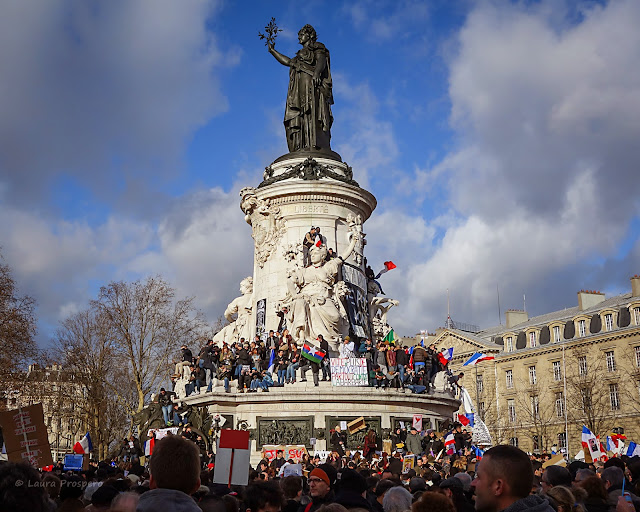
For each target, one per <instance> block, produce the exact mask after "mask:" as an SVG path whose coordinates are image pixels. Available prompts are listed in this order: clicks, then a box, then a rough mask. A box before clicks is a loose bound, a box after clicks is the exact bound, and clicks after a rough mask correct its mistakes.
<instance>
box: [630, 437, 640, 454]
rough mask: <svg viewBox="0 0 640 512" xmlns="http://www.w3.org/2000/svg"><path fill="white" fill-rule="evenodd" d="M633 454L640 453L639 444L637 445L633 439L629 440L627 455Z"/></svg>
mask: <svg viewBox="0 0 640 512" xmlns="http://www.w3.org/2000/svg"><path fill="white" fill-rule="evenodd" d="M634 455H640V445H637V444H636V443H634V442H633V441H629V446H628V447H627V456H628V457H633V456H634Z"/></svg>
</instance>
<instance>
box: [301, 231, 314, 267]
mask: <svg viewBox="0 0 640 512" xmlns="http://www.w3.org/2000/svg"><path fill="white" fill-rule="evenodd" d="M315 243H316V228H315V227H313V226H311V229H310V230H309V232H308V233H305V235H304V239H303V240H302V265H303V266H304V267H308V266H309V265H311V258H310V257H309V249H311V248H312V247H313V246H314V245H315Z"/></svg>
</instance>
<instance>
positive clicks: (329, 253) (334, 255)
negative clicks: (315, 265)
mask: <svg viewBox="0 0 640 512" xmlns="http://www.w3.org/2000/svg"><path fill="white" fill-rule="evenodd" d="M337 257H338V253H337V252H336V251H334V250H333V249H332V248H331V247H329V249H328V250H327V257H326V261H330V260H332V259H334V258H337Z"/></svg>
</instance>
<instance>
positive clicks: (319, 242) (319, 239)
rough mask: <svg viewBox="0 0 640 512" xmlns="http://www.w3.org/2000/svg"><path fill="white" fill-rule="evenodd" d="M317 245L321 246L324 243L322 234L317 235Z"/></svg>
mask: <svg viewBox="0 0 640 512" xmlns="http://www.w3.org/2000/svg"><path fill="white" fill-rule="evenodd" d="M315 245H316V247H320V246H321V245H322V237H321V236H320V235H316V240H315Z"/></svg>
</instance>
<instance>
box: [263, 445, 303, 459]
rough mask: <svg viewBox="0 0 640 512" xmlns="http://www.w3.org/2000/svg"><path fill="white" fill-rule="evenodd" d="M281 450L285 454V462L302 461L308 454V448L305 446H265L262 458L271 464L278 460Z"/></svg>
mask: <svg viewBox="0 0 640 512" xmlns="http://www.w3.org/2000/svg"><path fill="white" fill-rule="evenodd" d="M279 450H282V451H283V452H284V459H285V460H289V459H293V460H294V461H299V460H301V459H302V456H303V455H304V454H305V453H307V448H306V447H305V445H303V444H288V445H283V444H280V445H277V444H265V445H264V446H263V447H262V457H263V458H265V459H267V460H268V461H269V462H271V461H272V460H273V459H275V458H276V455H277V452H278V451H279Z"/></svg>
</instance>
